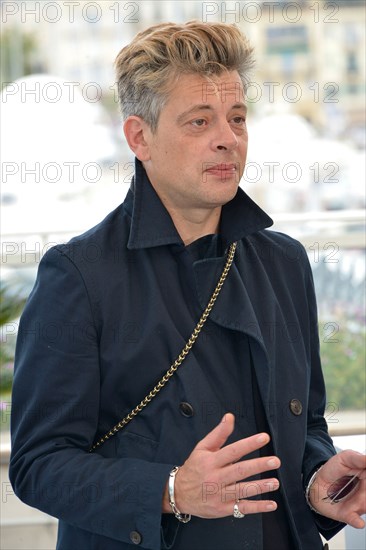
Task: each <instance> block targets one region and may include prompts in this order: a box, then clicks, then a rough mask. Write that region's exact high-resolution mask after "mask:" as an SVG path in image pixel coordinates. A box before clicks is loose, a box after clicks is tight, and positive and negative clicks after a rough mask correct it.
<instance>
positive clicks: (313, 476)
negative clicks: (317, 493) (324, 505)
mask: <svg viewBox="0 0 366 550" xmlns="http://www.w3.org/2000/svg"><path fill="white" fill-rule="evenodd" d="M322 467H323V466H320V468H318V469H317V470H315V472H314V473H313V475H312V476H311V478H310V479H309V483H308V484H307V487H306V491H305V499H306V503H307V505H308V506H309V508H310V510H311V511H312V512H315V513H316V514H320V512H318V510H317V509H316V508H314V506H313V505H312V504H311V502H310V490H311V487H312V485H313V483H314V481H315V478H316V476H317V475H318V473H319V472H320V470H321V469H322Z"/></svg>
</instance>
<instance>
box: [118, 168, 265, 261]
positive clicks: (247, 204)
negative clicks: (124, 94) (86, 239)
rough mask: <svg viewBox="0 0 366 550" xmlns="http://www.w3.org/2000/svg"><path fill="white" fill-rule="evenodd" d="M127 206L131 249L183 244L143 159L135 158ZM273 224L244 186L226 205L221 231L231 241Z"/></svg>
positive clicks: (223, 210) (226, 239)
mask: <svg viewBox="0 0 366 550" xmlns="http://www.w3.org/2000/svg"><path fill="white" fill-rule="evenodd" d="M124 207H125V210H126V211H127V213H129V215H130V216H131V230H130V236H129V240H128V244H127V247H128V248H129V249H130V250H133V249H141V248H151V247H156V246H162V245H169V244H180V245H183V241H182V239H181V237H180V236H179V234H178V231H177V230H176V228H175V226H174V223H173V220H172V218H171V217H170V215H169V213H168V211H167V210H166V208H165V206H164V205H163V203H162V202H161V200H160V198H159V196H158V195H157V193H156V191H155V190H154V188H153V186H152V185H151V183H150V181H149V178H148V177H147V174H146V172H145V169H144V167H143V166H142V163H141V162H140V161H139V160H138V159H136V160H135V176H134V177H133V179H132V183H131V187H130V190H129V192H128V194H127V197H126V200H125V203H124ZM272 224H273V221H272V219H271V218H270V217H269V216H268V215H267V214H266V213H265V212H264V211H263V210H262V209H261V208H260V207H259V206H258V205H257V204H256V203H255V202H254V201H252V199H251V198H250V197H249V196H248V195H247V194H246V193H245V192H244V191H243V190H242V189H241V188H239V189H238V192H237V194H236V195H235V197H234V198H233V199H232V200H231V201H230V202H228V203H227V204H225V205H224V207H223V209H222V215H221V226H220V234H221V236H222V238H223V241H224V242H225V243H227V244H229V243H231V242H233V241H237V240H239V239H241V238H243V237H245V236H246V235H249V234H251V233H255V232H257V231H260V230H262V229H264V228H265V227H269V226H271V225H272Z"/></svg>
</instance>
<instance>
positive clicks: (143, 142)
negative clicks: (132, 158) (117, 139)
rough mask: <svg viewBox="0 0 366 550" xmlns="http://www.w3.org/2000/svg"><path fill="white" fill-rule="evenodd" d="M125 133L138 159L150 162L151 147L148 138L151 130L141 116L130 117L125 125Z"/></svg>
mask: <svg viewBox="0 0 366 550" xmlns="http://www.w3.org/2000/svg"><path fill="white" fill-rule="evenodd" d="M123 131H124V134H125V136H126V140H127V143H128V145H129V147H130V149H131V150H132V151H133V152H134V153H135V155H136V157H137V158H138V159H139V160H141V161H142V162H143V161H147V160H150V147H149V144H148V139H147V138H148V136H149V135H150V134H151V130H150V128H149V126H148V125H147V124H146V122H145V121H144V120H143V119H142V118H141V117H139V116H135V115H132V116H129V117H128V118H127V119H126V121H125V123H124V124H123Z"/></svg>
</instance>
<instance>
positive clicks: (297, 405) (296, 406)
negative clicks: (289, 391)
mask: <svg viewBox="0 0 366 550" xmlns="http://www.w3.org/2000/svg"><path fill="white" fill-rule="evenodd" d="M289 406H290V411H291V412H292V414H294V415H295V416H300V414H301V413H302V403H301V401H300V400H299V399H291V401H290V403H289Z"/></svg>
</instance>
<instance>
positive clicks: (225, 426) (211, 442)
mask: <svg viewBox="0 0 366 550" xmlns="http://www.w3.org/2000/svg"><path fill="white" fill-rule="evenodd" d="M234 424H235V416H234V415H233V414H231V413H227V414H225V415H224V416H223V418H222V420H221V422H220V423H219V424H218V425H217V426H216V427H215V428H214V429H213V430H212V431H211V432H209V433H208V434H207V435H206V437H204V438H203V439H201V441H199V442H198V444H197V445H196V449H197V450H200V451H218V450H219V449H221V447H222V446H223V445H224V443H225V442H226V440H227V438H228V437H229V435H230V434H231V433H232V432H233V430H234Z"/></svg>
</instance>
